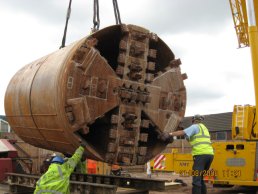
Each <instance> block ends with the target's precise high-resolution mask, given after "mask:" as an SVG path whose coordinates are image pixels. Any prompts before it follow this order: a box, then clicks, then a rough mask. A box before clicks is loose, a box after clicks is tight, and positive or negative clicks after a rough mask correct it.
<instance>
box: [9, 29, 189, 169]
mask: <svg viewBox="0 0 258 194" xmlns="http://www.w3.org/2000/svg"><path fill="white" fill-rule="evenodd" d="M180 64H181V62H180V60H179V59H175V56H174V54H173V52H172V51H171V50H170V49H169V47H168V46H167V45H166V44H165V43H164V42H163V41H162V40H161V39H160V38H159V37H158V36H157V35H156V34H154V33H151V32H149V30H147V29H145V28H142V27H139V26H135V25H125V24H123V25H115V26H110V27H107V28H104V29H102V30H99V31H97V32H95V33H93V34H91V35H89V36H87V37H85V38H83V39H82V40H79V41H77V42H75V43H73V44H71V45H69V46H67V47H65V48H62V49H60V50H58V51H56V52H54V53H51V54H49V55H47V56H45V57H42V58H40V59H38V60H36V61H34V62H32V63H30V64H28V65H26V66H25V67H23V68H22V69H21V70H19V71H18V72H17V73H16V74H15V75H14V77H13V78H12V79H11V81H10V83H9V85H8V88H7V91H6V95H5V112H6V116H7V119H8V121H9V123H10V125H11V128H12V129H13V130H14V131H15V133H16V134H17V135H18V136H19V137H20V138H22V139H23V140H24V141H25V142H27V143H29V144H32V145H34V146H37V147H40V148H45V149H48V150H53V151H58V152H62V153H64V154H67V155H70V154H72V153H73V152H74V151H75V149H76V148H77V147H78V146H79V144H80V141H79V139H82V141H84V142H86V143H87V146H86V149H85V152H84V154H85V156H86V157H88V158H91V159H95V160H99V161H104V162H107V163H117V164H120V165H138V164H139V165H140V164H144V163H146V162H147V161H148V160H150V159H151V158H153V157H154V156H155V155H157V154H158V153H160V152H161V151H162V150H163V149H164V148H165V146H166V144H165V143H163V142H161V141H160V140H159V139H158V135H159V134H160V133H161V132H162V131H172V130H175V129H176V128H177V126H178V124H179V122H180V121H181V119H182V118H183V117H184V113H185V107H186V90H185V86H184V83H183V80H184V79H186V75H185V74H181V70H180Z"/></svg>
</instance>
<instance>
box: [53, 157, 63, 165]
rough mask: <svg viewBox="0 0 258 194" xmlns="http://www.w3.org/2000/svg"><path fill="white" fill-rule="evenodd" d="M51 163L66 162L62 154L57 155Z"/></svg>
mask: <svg viewBox="0 0 258 194" xmlns="http://www.w3.org/2000/svg"><path fill="white" fill-rule="evenodd" d="M51 163H59V164H63V163H64V159H63V158H62V157H60V156H55V157H54V158H53V159H52V160H51Z"/></svg>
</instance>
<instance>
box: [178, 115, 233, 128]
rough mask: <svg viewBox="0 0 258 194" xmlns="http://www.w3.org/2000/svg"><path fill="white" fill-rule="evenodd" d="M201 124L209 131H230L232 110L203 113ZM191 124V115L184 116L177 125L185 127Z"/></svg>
mask: <svg viewBox="0 0 258 194" xmlns="http://www.w3.org/2000/svg"><path fill="white" fill-rule="evenodd" d="M203 116H204V121H203V124H204V125H205V126H206V127H207V128H208V129H209V131H214V132H215V131H231V126H232V112H225V113H218V114H209V115H203ZM191 124H192V116H191V117H185V118H184V119H183V120H182V122H181V123H180V125H179V127H183V128H187V127H189V126H190V125H191Z"/></svg>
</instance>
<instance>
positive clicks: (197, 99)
mask: <svg viewBox="0 0 258 194" xmlns="http://www.w3.org/2000/svg"><path fill="white" fill-rule="evenodd" d="M223 96H225V94H224V93H223V92H222V91H221V90H220V88H214V89H209V88H204V87H188V88H187V103H189V104H195V103H201V102H204V101H205V102H208V101H209V100H213V99H218V98H222V97H223Z"/></svg>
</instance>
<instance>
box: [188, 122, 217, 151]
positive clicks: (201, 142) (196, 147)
mask: <svg viewBox="0 0 258 194" xmlns="http://www.w3.org/2000/svg"><path fill="white" fill-rule="evenodd" d="M198 127H199V133H197V134H195V135H193V136H191V137H190V141H189V143H190V144H191V146H192V155H193V156H195V155H203V154H211V155H213V154H214V152H213V148H212V146H211V138H210V133H209V131H208V129H207V128H206V127H205V126H204V125H203V124H202V123H200V124H198Z"/></svg>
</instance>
